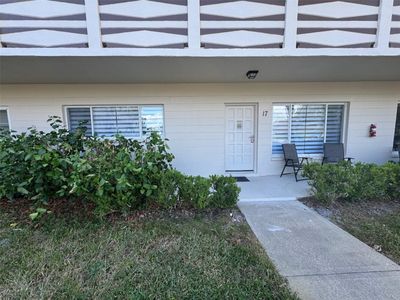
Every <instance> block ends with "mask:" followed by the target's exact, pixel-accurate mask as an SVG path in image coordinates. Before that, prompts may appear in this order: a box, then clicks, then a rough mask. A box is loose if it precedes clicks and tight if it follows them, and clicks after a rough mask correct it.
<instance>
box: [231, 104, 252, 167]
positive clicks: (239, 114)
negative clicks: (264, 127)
mask: <svg viewBox="0 0 400 300" xmlns="http://www.w3.org/2000/svg"><path fill="white" fill-rule="evenodd" d="M254 143H255V135H254V105H240V106H239V105H228V106H226V113H225V169H226V171H253V170H254Z"/></svg>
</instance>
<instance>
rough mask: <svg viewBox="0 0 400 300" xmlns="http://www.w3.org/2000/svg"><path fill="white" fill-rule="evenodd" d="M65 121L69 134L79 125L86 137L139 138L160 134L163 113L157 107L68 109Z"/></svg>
mask: <svg viewBox="0 0 400 300" xmlns="http://www.w3.org/2000/svg"><path fill="white" fill-rule="evenodd" d="M67 118H68V126H69V130H71V131H75V130H76V129H77V128H78V126H80V124H83V126H85V127H87V135H96V136H100V137H112V136H115V135H117V134H121V135H123V136H125V137H127V138H143V137H145V136H147V135H149V134H150V133H151V132H152V131H155V132H158V133H160V134H161V135H163V133H164V109H163V107H162V106H160V105H143V106H142V105H140V106H138V105H126V106H88V107H68V108H67ZM81 126H82V125H81Z"/></svg>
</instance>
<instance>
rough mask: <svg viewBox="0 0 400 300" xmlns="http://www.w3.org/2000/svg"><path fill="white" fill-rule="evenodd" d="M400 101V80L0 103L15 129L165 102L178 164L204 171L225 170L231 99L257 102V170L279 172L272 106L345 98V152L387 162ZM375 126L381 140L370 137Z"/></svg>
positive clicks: (59, 95) (184, 88) (108, 88)
mask: <svg viewBox="0 0 400 300" xmlns="http://www.w3.org/2000/svg"><path fill="white" fill-rule="evenodd" d="M399 100H400V82H380V83H379V82H365V83H268V84H267V83H251V84H237V83H236V84H166V85H161V84H155V85H133V84H132V85H130V84H124V85H104V84H102V85H3V86H0V106H5V107H8V110H9V114H10V116H9V117H10V120H11V127H12V129H14V130H17V131H24V130H26V128H27V127H29V126H32V125H35V126H36V127H37V128H38V129H44V130H45V129H48V126H47V124H46V120H47V118H48V116H49V115H60V116H61V115H63V106H64V105H79V104H80V105H82V104H87V105H89V104H163V105H164V110H165V132H166V137H167V138H169V140H170V142H169V145H170V146H171V149H172V151H173V153H174V154H175V156H176V160H175V166H176V167H177V168H178V169H180V170H181V171H184V172H186V173H190V174H200V175H208V174H212V173H217V174H223V173H224V171H225V168H224V146H225V136H224V134H225V104H226V103H256V104H257V105H258V112H257V118H258V128H257V135H258V142H257V146H256V147H257V155H256V170H255V173H254V174H255V175H266V174H277V173H279V171H280V170H281V163H282V162H281V161H277V160H273V159H272V155H271V133H272V128H271V124H272V114H271V111H272V104H273V103H279V102H348V103H349V107H348V108H349V109H348V122H347V134H346V139H347V155H348V156H352V157H355V158H356V159H357V160H361V161H366V162H376V163H382V162H385V161H387V160H389V159H390V158H391V150H392V145H393V135H394V124H395V118H396V108H397V103H398V101H399ZM263 111H268V112H269V113H268V115H267V116H266V117H263V116H262V112H263ZM371 123H375V124H376V125H377V137H376V138H369V137H368V128H369V125H370V124H371Z"/></svg>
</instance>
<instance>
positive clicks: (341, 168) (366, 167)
mask: <svg viewBox="0 0 400 300" xmlns="http://www.w3.org/2000/svg"><path fill="white" fill-rule="evenodd" d="M304 176H306V177H307V178H309V184H310V186H311V188H312V192H313V194H314V196H315V198H316V199H317V200H318V201H320V202H323V203H326V204H330V203H332V202H334V201H336V200H338V199H342V200H347V201H359V200H369V199H381V200H386V199H399V198H400V164H394V163H387V164H384V165H381V166H378V165H376V164H364V163H356V164H355V165H351V164H349V163H347V162H343V163H340V164H325V165H320V164H316V163H314V164H309V165H306V166H305V167H304Z"/></svg>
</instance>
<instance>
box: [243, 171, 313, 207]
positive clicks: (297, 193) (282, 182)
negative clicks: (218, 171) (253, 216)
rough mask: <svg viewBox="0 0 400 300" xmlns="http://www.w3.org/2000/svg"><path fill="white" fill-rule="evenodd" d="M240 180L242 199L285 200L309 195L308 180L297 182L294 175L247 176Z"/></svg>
mask: <svg viewBox="0 0 400 300" xmlns="http://www.w3.org/2000/svg"><path fill="white" fill-rule="evenodd" d="M247 178H248V179H249V180H250V181H249V182H238V185H239V186H240V188H241V192H240V201H285V200H296V199H298V198H302V197H307V196H309V187H308V184H307V181H298V182H296V180H295V178H294V176H293V175H285V176H282V177H279V176H277V175H276V176H275V175H271V176H260V177H247Z"/></svg>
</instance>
